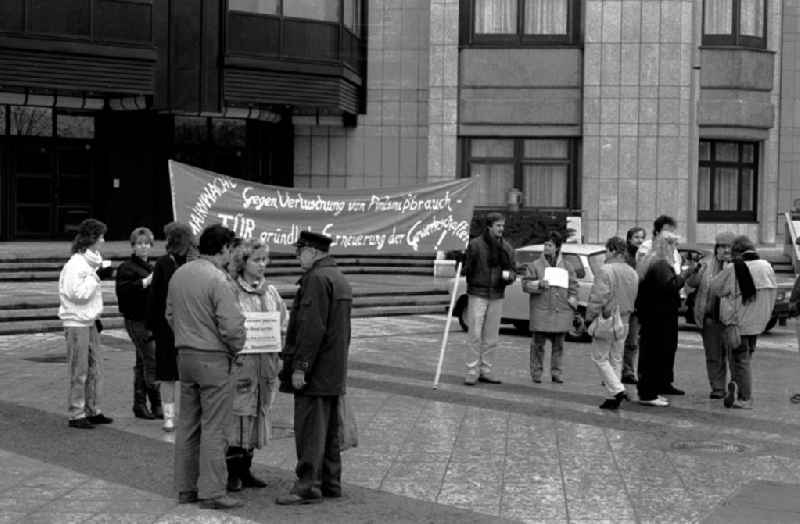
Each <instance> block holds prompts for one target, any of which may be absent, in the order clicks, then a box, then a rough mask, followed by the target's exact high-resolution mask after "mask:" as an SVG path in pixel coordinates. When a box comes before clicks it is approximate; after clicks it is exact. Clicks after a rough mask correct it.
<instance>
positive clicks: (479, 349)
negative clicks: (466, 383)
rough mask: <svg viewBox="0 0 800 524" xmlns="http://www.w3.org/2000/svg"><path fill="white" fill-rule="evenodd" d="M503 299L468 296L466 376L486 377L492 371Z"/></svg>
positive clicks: (498, 336)
mask: <svg viewBox="0 0 800 524" xmlns="http://www.w3.org/2000/svg"><path fill="white" fill-rule="evenodd" d="M502 312H503V299H502V298H497V299H488V298H483V297H477V296H475V295H469V301H468V303H467V322H468V324H469V332H468V333H467V337H468V339H469V343H468V344H467V375H473V376H477V375H478V374H481V375H488V374H489V373H491V371H492V354H493V353H494V351H495V349H496V348H497V342H498V340H499V339H500V315H501V314H502Z"/></svg>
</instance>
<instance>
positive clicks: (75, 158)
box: [6, 137, 95, 240]
mask: <svg viewBox="0 0 800 524" xmlns="http://www.w3.org/2000/svg"><path fill="white" fill-rule="evenodd" d="M11 140H12V141H13V142H15V143H14V144H11V147H8V148H6V157H7V158H6V169H7V171H6V177H7V179H8V181H9V187H8V191H7V198H6V201H7V202H8V203H9V207H8V209H10V211H11V212H10V216H8V221H9V223H8V226H9V227H8V237H9V239H10V240H24V239H56V238H58V239H69V238H72V237H73V236H74V235H75V232H76V231H77V227H78V224H80V222H81V221H82V220H84V219H86V218H89V217H90V216H91V215H92V203H93V200H94V198H93V197H94V187H93V186H94V176H93V175H94V169H95V167H94V164H95V162H94V151H93V149H92V144H91V142H90V141H85V140H54V139H52V138H50V139H47V138H27V137H25V138H22V137H20V138H12V139H11Z"/></svg>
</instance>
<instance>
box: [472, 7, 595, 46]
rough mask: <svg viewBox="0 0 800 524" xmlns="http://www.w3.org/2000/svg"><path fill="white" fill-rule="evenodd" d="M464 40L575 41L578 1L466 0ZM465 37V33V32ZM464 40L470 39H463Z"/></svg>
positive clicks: (512, 42)
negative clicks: (466, 31)
mask: <svg viewBox="0 0 800 524" xmlns="http://www.w3.org/2000/svg"><path fill="white" fill-rule="evenodd" d="M466 1H467V4H466V5H467V7H468V9H465V10H463V12H464V14H463V16H464V17H466V19H467V20H468V21H469V24H468V25H467V24H466V23H465V24H464V25H463V26H462V27H464V29H466V27H469V31H468V33H469V35H468V37H467V38H462V43H469V44H475V45H482V44H487V45H497V46H520V45H539V44H572V43H575V35H576V34H577V31H576V27H575V26H576V20H578V18H579V16H578V9H579V5H580V2H579V1H577V0H466ZM464 36H466V35H464ZM464 40H467V41H466V42H464Z"/></svg>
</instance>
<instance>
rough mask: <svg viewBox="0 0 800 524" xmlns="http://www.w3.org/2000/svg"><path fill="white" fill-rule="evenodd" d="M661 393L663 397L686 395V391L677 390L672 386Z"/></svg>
mask: <svg viewBox="0 0 800 524" xmlns="http://www.w3.org/2000/svg"><path fill="white" fill-rule="evenodd" d="M659 393H660V394H662V395H685V394H686V392H685V391H683V390H682V389H678V388H676V387H675V386H673V385H672V384H670V385H669V386H666V387H665V388H664V389H662V390H661V391H659Z"/></svg>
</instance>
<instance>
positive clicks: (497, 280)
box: [465, 235, 516, 299]
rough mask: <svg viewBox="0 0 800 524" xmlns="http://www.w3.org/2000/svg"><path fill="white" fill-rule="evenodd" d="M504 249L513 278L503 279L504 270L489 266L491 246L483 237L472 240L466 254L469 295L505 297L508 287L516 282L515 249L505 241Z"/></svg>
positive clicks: (503, 243) (503, 241)
mask: <svg viewBox="0 0 800 524" xmlns="http://www.w3.org/2000/svg"><path fill="white" fill-rule="evenodd" d="M501 241H502V245H503V249H504V250H505V252H506V254H507V255H508V260H509V262H510V264H509V268H508V269H509V270H510V271H511V276H512V278H511V279H509V280H504V279H503V268H502V267H500V266H499V265H495V266H490V265H489V246H488V245H487V244H486V239H485V238H484V236H483V235H481V236H478V237H475V238H473V239H472V240H470V242H469V245H468V246H467V254H466V267H465V269H466V275H467V294H468V295H473V296H477V297H483V298H488V299H498V298H503V297H504V296H505V290H506V286H507V285H508V284H510V283H511V282H513V281H514V279H513V277H514V269H515V268H516V263H515V261H514V249H513V248H512V247H511V245H510V244H509V243H508V242H506V241H505V240H501Z"/></svg>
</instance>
